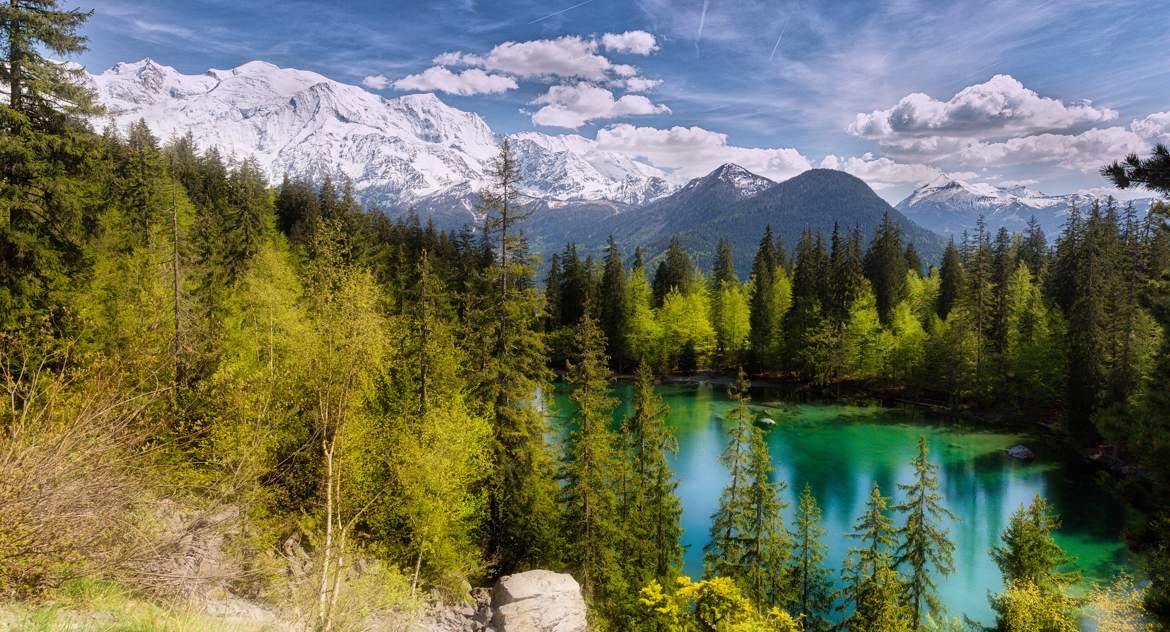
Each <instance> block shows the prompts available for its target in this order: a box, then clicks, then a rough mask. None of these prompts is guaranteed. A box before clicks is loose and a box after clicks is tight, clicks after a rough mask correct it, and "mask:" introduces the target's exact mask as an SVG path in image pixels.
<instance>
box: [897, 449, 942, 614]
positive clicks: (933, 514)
mask: <svg viewBox="0 0 1170 632" xmlns="http://www.w3.org/2000/svg"><path fill="white" fill-rule="evenodd" d="M929 457H930V452H929V449H928V448H927V445H926V437H919V438H918V456H916V457H914V460H913V461H912V462H911V464H912V465H913V466H914V482H913V483H901V484H899V485H898V488H899V489H901V490H902V491H903V492H904V493H905V494H906V500H905V501H903V502H901V503H898V504H895V505H894V506H893V507H891V509H893V510H894V511H895V512H898V513H901V514H903V515H904V516H905V522H904V523H903V524H902V528H900V529H899V530H898V533H897V542H898V547H897V549H895V551H894V555H893V564H894V566H895V567H905V568H906V569H907V571H908V572H907V580H906V597H907V601H908V602H909V606H910V612H911V616H912V622H913V627H914V629H915V630H917V629H919V627H920V626H921V625H922V620H923V617H924V615H926V614H930V615H931V616H932V617H934V620H939V618H940V615H941V614H942V603H941V602H940V601H939V599H938V595H936V594H935V585H934V577H935V576H941V577H946V576H947V575H950V574H951V573H952V572H954V569H955V563H954V552H955V545H954V543H953V542H951V540H950V537H949V532H948V529H947V528H946V527H945V526H943V524H942V523H943V521H945V520H956V519H957V516H955V514H954V513H952V512H951V510H950V509H947V507H946V506H945V505H943V502H942V500H943V497H942V494H940V493H939V491H938V466H937V465H934V464H933V463H931V462H930V459H929Z"/></svg>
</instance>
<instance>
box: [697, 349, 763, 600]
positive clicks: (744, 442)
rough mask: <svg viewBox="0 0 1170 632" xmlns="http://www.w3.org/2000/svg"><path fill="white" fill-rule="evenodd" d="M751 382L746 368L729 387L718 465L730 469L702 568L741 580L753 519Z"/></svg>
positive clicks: (717, 574) (704, 554)
mask: <svg viewBox="0 0 1170 632" xmlns="http://www.w3.org/2000/svg"><path fill="white" fill-rule="evenodd" d="M748 387H749V384H748V381H747V375H746V374H745V373H744V372H743V369H740V371H739V378H738V379H737V380H736V383H735V384H734V385H733V386H730V387H728V389H727V392H728V396H729V397H730V398H731V402H732V407H731V409H730V410H728V411H727V415H726V421H727V423H728V424H729V427H728V429H727V447H725V448H724V449H723V455H722V456H720V457H719V462H720V463H722V464H723V467H724V468H726V469H727V474H728V479H727V484H726V485H724V486H723V493H722V495H720V497H719V509H718V510H716V512H715V513H714V514H713V515H712V516H711V527H710V531H711V537H710V540H709V541H708V542H707V544H706V546H704V547H703V568H704V570H705V572H706V574H707V575H708V576H711V577H715V576H722V577H730V578H734V579H736V580H737V582H738V581H741V580H742V578H743V567H742V565H741V563H742V560H743V559H744V556H745V554H746V553H747V551H746V550H745V548H744V537H745V531H746V529H747V528H748V524H749V523H748V520H749V519H750V515H749V512H750V506H749V500H748V488H749V485H750V480H749V471H748V470H749V457H750V453H751V433H752V415H751V411H750V410H749V409H748V399H749V398H748Z"/></svg>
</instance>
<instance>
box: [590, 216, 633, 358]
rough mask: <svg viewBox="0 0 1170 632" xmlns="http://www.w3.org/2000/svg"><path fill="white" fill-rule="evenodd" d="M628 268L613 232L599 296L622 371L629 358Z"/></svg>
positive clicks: (604, 322)
mask: <svg viewBox="0 0 1170 632" xmlns="http://www.w3.org/2000/svg"><path fill="white" fill-rule="evenodd" d="M627 299H628V292H627V290H626V270H625V266H624V265H623V264H622V252H621V250H620V249H618V245H617V242H615V241H614V239H613V235H610V237H609V242H608V244H607V245H606V250H605V267H604V269H603V270H602V274H601V287H600V289H599V292H598V297H597V303H598V305H597V311H598V320H599V321H600V324H601V330H602V331H603V332H605V339H606V341H607V342H608V345H609V347H608V348H609V357H610V358H611V359H612V361H613V364H614V366H615V367H616V368H617V370H618V371H621V370H622V369H623V367H624V366H625V364H626V362H627V361H628V360H629V352H628V350H627V348H626V331H627V330H628V329H629V322H628V321H629V318H630V309H629V306H628V305H626V300H627Z"/></svg>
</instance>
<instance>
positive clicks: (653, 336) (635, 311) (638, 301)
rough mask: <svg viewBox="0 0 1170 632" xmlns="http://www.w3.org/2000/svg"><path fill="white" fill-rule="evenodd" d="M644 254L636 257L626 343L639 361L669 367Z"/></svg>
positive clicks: (631, 280) (630, 281) (632, 270)
mask: <svg viewBox="0 0 1170 632" xmlns="http://www.w3.org/2000/svg"><path fill="white" fill-rule="evenodd" d="M640 255H641V251H640V250H639V251H637V253H636V256H635V257H634V265H633V267H632V268H630V275H629V279H628V283H627V287H628V290H627V291H628V293H629V297H628V299H627V300H626V305H627V309H628V310H629V312H630V314H629V318H628V321H627V322H628V323H629V329H628V331H627V332H626V344H627V345H628V346H629V349H630V355H631V356H632V357H634V358H636V359H638V361H639V362H643V363H648V364H650V365H651V366H655V367H662V366H663V365H664V364H665V354H664V352H663V349H662V326H661V325H660V324H659V322H658V318H657V317H656V315H655V314H654V309H653V307H652V306H651V304H652V301H653V296H652V293H651V290H650V284H649V282H647V280H646V269H645V268H644V267H643V265H642V263H641V261H642V258H641V256H640Z"/></svg>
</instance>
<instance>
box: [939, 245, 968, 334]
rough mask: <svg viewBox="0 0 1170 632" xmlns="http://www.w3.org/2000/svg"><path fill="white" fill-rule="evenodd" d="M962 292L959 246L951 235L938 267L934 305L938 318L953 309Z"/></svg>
mask: <svg viewBox="0 0 1170 632" xmlns="http://www.w3.org/2000/svg"><path fill="white" fill-rule="evenodd" d="M962 292H963V262H962V257H961V256H960V254H959V248H958V247H957V246H956V245H955V240H954V238H953V237H952V238H951V240H950V242H948V243H947V248H946V250H944V251H943V258H942V264H941V265H940V267H939V290H938V304H937V307H936V312H937V313H938V317H939V318H942V319H946V317H947V316H948V315H949V314H950V313H951V310H952V309H954V307H955V304H956V303H958V302H959V296H960V295H961V294H962Z"/></svg>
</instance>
